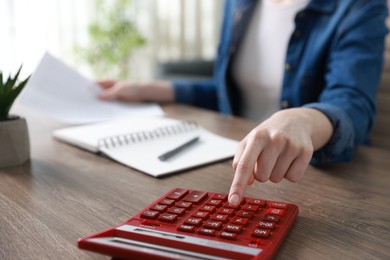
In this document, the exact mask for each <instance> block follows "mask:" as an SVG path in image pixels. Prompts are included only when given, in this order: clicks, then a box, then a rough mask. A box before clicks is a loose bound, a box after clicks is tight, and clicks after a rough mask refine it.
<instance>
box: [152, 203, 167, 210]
mask: <svg viewBox="0 0 390 260" xmlns="http://www.w3.org/2000/svg"><path fill="white" fill-rule="evenodd" d="M167 208H168V207H167V205H161V204H156V205H154V206H153V207H151V208H150V209H151V210H155V211H159V212H164V211H165V210H166V209H167Z"/></svg>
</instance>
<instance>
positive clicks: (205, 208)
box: [199, 205, 216, 212]
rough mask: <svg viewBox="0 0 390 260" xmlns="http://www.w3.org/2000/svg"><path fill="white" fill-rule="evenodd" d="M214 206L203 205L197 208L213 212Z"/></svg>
mask: <svg viewBox="0 0 390 260" xmlns="http://www.w3.org/2000/svg"><path fill="white" fill-rule="evenodd" d="M215 208H216V207H215V206H210V205H203V206H201V207H200V208H199V210H200V211H207V212H213V211H214V210H215Z"/></svg>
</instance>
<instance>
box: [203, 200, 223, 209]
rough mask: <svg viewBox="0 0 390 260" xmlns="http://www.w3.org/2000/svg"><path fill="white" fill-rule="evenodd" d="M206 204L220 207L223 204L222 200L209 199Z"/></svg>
mask: <svg viewBox="0 0 390 260" xmlns="http://www.w3.org/2000/svg"><path fill="white" fill-rule="evenodd" d="M205 204H206V205H211V206H216V207H218V206H219V205H221V204H222V200H216V199H209V200H208V201H206V203H205Z"/></svg>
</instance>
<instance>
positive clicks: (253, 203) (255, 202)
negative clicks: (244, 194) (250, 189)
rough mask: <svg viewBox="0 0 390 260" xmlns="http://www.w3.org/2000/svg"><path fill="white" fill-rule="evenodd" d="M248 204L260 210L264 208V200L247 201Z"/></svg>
mask: <svg viewBox="0 0 390 260" xmlns="http://www.w3.org/2000/svg"><path fill="white" fill-rule="evenodd" d="M247 203H248V204H251V205H256V206H259V207H260V208H263V207H264V206H265V200H258V199H248V201H247Z"/></svg>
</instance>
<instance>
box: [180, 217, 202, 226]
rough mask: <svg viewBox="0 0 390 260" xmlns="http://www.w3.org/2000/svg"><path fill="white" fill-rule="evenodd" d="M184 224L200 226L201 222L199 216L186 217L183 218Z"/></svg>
mask: <svg viewBox="0 0 390 260" xmlns="http://www.w3.org/2000/svg"><path fill="white" fill-rule="evenodd" d="M184 224H186V225H192V226H200V224H202V219H201V218H187V219H186V220H184Z"/></svg>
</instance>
